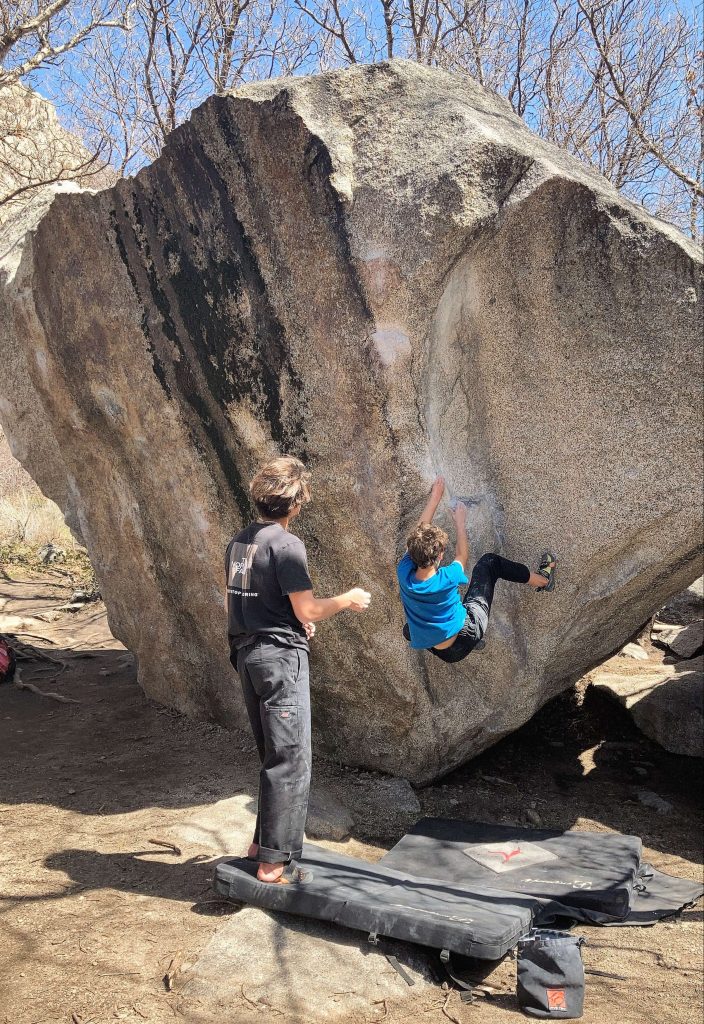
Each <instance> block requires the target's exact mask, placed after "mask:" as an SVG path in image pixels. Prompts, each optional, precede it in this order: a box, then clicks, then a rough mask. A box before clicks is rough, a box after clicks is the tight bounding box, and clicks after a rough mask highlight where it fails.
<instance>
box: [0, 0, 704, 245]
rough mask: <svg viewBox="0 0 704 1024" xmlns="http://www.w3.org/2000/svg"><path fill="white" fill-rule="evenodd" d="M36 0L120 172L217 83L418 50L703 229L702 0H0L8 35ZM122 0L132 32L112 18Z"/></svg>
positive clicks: (100, 143)
mask: <svg viewBox="0 0 704 1024" xmlns="http://www.w3.org/2000/svg"><path fill="white" fill-rule="evenodd" d="M36 3H39V6H40V7H41V8H42V9H43V10H44V9H47V10H48V9H49V8H51V9H52V11H53V12H54V13H53V14H52V15H51V17H50V18H49V21H48V22H47V23H46V24H47V25H48V26H49V28H50V29H51V32H49V28H46V27H44V28H42V29H41V31H42V32H43V34H44V36H46V38H48V39H49V40H50V41H51V47H50V49H51V48H53V49H52V52H54V53H55V56H54V57H48V58H47V59H49V60H57V59H59V57H60V56H61V55H63V54H66V58H65V59H64V62H63V77H62V79H61V81H60V83H59V88H58V95H57V98H60V99H62V100H63V101H65V102H66V103H67V104H68V107H69V109H70V110H71V112H72V116H73V119H74V120H73V123H74V124H75V126H76V127H77V128H78V129H79V131H80V133H81V135H82V137H83V139H84V140H85V141H86V143H87V145H88V147H89V149H90V151H91V152H100V153H101V154H103V155H107V154H109V156H110V160H111V162H112V164H113V166H114V167H115V168H116V169H117V170H118V171H119V172H120V173H127V172H130V171H132V170H134V169H136V168H137V167H138V166H139V165H140V164H141V163H143V162H145V161H147V160H151V159H153V158H154V157H155V156H156V155H157V154H158V153H159V151H160V149H161V147H162V146H163V143H164V140H165V138H166V137H167V135H168V133H169V132H170V131H172V130H173V128H174V127H175V126H176V125H177V124H178V123H180V122H181V121H182V120H183V119H184V118H185V117H187V116H188V114H189V112H190V110H191V109H192V108H193V107H194V106H195V105H196V103H198V102H200V101H201V100H202V99H204V98H205V97H206V96H207V95H208V94H209V93H211V92H213V91H219V92H222V91H225V90H227V89H230V88H232V87H233V86H235V85H237V84H239V83H241V82H245V81H249V80H253V79H263V78H268V77H271V76H273V75H280V74H296V73H300V72H301V71H317V70H324V69H328V68H335V67H340V66H344V65H346V64H354V63H360V62H370V61H377V60H381V59H385V58H389V57H407V58H410V59H412V60H417V61H420V62H422V63H424V64H427V65H430V66H440V67H443V68H446V69H447V70H450V71H454V72H459V73H462V74H467V75H471V76H472V77H474V78H476V79H477V80H478V81H479V82H480V83H481V84H482V85H484V86H485V87H487V88H489V89H493V90H495V91H496V92H498V93H500V94H501V95H503V96H505V97H506V98H507V99H508V100H509V102H510V103H511V104H512V106H513V108H514V110H515V111H516V112H517V113H518V114H520V115H521V116H522V117H523V118H524V119H525V120H526V122H527V123H528V124H529V125H530V126H531V127H532V128H534V129H535V130H536V131H537V132H539V133H540V134H541V135H542V136H543V137H545V138H547V139H549V140H550V141H553V142H555V143H556V144H558V145H560V146H562V147H564V148H566V149H567V150H569V151H570V152H572V153H574V154H575V155H577V156H578V157H579V158H580V159H583V160H585V161H588V162H590V163H591V164H592V165H593V166H595V167H596V168H598V169H599V170H600V171H601V172H602V173H603V174H605V175H606V176H607V177H608V178H609V179H610V180H611V181H613V182H614V184H615V185H616V186H617V187H619V188H620V189H622V190H623V191H624V192H625V193H626V194H628V195H630V196H631V197H632V198H634V199H636V200H637V201H640V202H643V203H644V204H645V205H646V206H647V207H648V209H650V210H651V211H652V212H653V213H655V214H657V215H660V216H662V217H665V218H667V219H669V220H672V221H673V222H675V223H677V224H678V225H679V226H680V227H682V228H684V229H688V230H689V231H690V232H691V233H692V234H693V235H696V234H697V232H698V231H701V226H702V216H701V204H702V187H701V175H702V145H701V135H702V117H703V109H704V102H703V94H704V81H703V78H702V45H701V43H700V38H701V11H700V10H699V9H697V8H695V7H694V6H692V5H691V4H690V2H689V0H365V2H364V3H360V2H359V0H83V2H82V4H81V5H80V10H81V12H82V14H83V17H84V21H83V22H81V23H80V25H79V23H78V21H77V20H76V15H75V12H74V14H73V15H72V18H73V20H72V22H71V24H70V25H69V23H68V22H66V23H65V24H63V23H61V24H59V22H56V21H55V18H56V17H58V16H61V17H63V18H68V17H69V11H70V10H71V0H55V2H54V3H51V4H50V3H48V0H33V3H30V0H21V2H20V3H19V4H17V3H15V4H9V3H8V0H0V39H3V38H4V39H10V38H11V35H10V34H9V33H12V32H13V31H16V25H18V24H19V22H20V21H21V20H22V19H21V18H19V17H18V16H15V17H14V21H13V20H12V18H11V17H10V15H11V12H12V11H15V9H19V8H21V7H23V8H24V10H25V14H24V16H23V17H24V21H22V25H23V26H25V27H26V26H27V25H29V24H31V18H30V17H29V14H30V13H31V12H32V11H34V9H35V7H34V4H36ZM120 3H123V4H127V3H128V4H129V11H130V15H129V17H130V31H129V32H128V33H126V32H123V31H120V29H118V28H115V27H114V26H115V25H119V24H121V21H120V18H121V17H123V16H124V12H125V10H127V8H125V7H121V6H120ZM52 19H54V20H52ZM88 21H90V23H91V24H92V25H93V27H94V28H95V27H96V26H99V25H100V26H102V27H103V28H102V31H100V32H97V31H93V32H89V31H87V28H86V26H87V24H88ZM111 25H113V27H110V26H111ZM37 31H38V30H37ZM52 33H53V35H52ZM21 38H22V39H23V40H24V42H23V43H22V44H21V47H20V48H22V47H24V49H23V50H22V52H20V50H13V53H15V56H14V58H13V61H11V62H10V63H8V62H5V63H2V68H1V69H0V74H2V73H10V71H11V73H12V74H16V73H18V72H17V69H18V68H20V67H24V66H26V62H27V61H28V60H29V61H31V60H33V59H35V58H36V55H37V54H38V53H39V52H40V51H41V48H42V45H43V44H42V41H41V38H40V35H38V34H37V32H35V33H34V35H32V31H29V30H28V31H27V32H26V33H25V35H24V36H22V37H21ZM75 40H80V42H81V45H80V46H79V47H77V46H76V43H75V42H73V43H72V45H73V46H74V49H73V50H72V51H71V52H70V53H68V51H67V50H61V49H60V48H61V47H62V46H64V45H67V44H68V43H69V42H71V41H75ZM30 42H31V45H30ZM13 45H14V46H15V47H18V46H20V41H19V37H18V39H17V40H16V41H15V43H14V44H13ZM1 52H2V50H1V49H0V53H1ZM8 52H9V51H8ZM21 73H22V72H21V71H20V72H19V74H21Z"/></svg>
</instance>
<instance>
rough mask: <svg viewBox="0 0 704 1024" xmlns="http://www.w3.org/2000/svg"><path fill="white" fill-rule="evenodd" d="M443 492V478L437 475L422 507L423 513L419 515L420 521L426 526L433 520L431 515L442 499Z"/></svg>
mask: <svg viewBox="0 0 704 1024" xmlns="http://www.w3.org/2000/svg"><path fill="white" fill-rule="evenodd" d="M444 493H445V478H444V477H442V476H438V477H436V478H435V483H434V484H433V486H432V487H431V488H430V497H429V498H428V501H427V503H426V506H425V508H424V509H423V514H422V515H421V517H420V523H421V524H422V523H425V524H427V525H428V526H429V525H430V523H432V521H433V516H434V515H435V513H436V512H437V510H438V505H439V504H440V502H441V501H442V496H443V494H444Z"/></svg>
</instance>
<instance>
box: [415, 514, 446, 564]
mask: <svg viewBox="0 0 704 1024" xmlns="http://www.w3.org/2000/svg"><path fill="white" fill-rule="evenodd" d="M447 541H448V536H447V534H446V533H445V531H444V530H441V529H440V527H439V526H432V525H431V524H430V523H420V524H419V525H418V526H416V528H415V530H412V531H411V533H410V534H409V535H408V540H407V541H406V545H407V547H408V554H409V555H410V556H411V558H412V559H413V561H414V562H415V563H416V565H417V566H418V568H419V569H427V568H428V566H429V565H433V564H434V563H435V562H437V560H438V559H439V558H442V556H443V552H444V551H445V548H446V547H447Z"/></svg>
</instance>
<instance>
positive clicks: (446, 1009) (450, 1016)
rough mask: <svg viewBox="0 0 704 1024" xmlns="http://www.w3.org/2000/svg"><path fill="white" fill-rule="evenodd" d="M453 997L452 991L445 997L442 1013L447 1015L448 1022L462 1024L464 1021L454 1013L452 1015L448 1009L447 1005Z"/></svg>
mask: <svg viewBox="0 0 704 1024" xmlns="http://www.w3.org/2000/svg"><path fill="white" fill-rule="evenodd" d="M451 995H452V989H450V991H449V992H448V993H447V995H446V996H445V1002H444V1003H443V1004H442V1012H443V1013H444V1014H445V1016H446V1017H447V1019H448V1020H451V1021H452V1024H462V1021H461V1020H460V1019H459V1017H455V1015H454V1014H453V1013H450V1011H449V1010H448V1008H447V1004H448V1003H449V1002H450V996H451Z"/></svg>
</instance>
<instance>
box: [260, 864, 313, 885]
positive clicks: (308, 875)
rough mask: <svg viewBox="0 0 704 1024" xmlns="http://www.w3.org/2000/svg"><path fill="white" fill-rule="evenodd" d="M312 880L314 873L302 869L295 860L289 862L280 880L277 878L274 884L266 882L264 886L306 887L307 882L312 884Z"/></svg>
mask: <svg viewBox="0 0 704 1024" xmlns="http://www.w3.org/2000/svg"><path fill="white" fill-rule="evenodd" d="M312 880H313V872H312V871H307V870H306V869H305V868H302V867H301V866H300V864H297V863H296V861H295V860H291V861H289V862H288V864H287V865H286V867H285V868H284V870H283V871H282V872H281V874H280V875H279V877H278V878H275V879H274V881H273V882H264V885H291V884H297V885H305V884H306V882H311V881H312ZM257 881H259V882H261V881H262V879H261V878H259V879H257Z"/></svg>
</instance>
